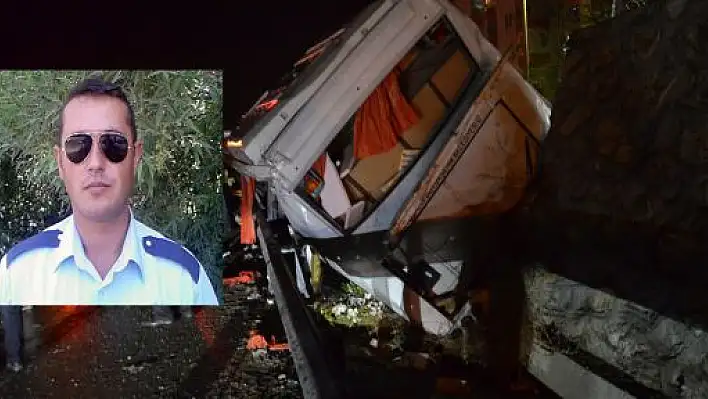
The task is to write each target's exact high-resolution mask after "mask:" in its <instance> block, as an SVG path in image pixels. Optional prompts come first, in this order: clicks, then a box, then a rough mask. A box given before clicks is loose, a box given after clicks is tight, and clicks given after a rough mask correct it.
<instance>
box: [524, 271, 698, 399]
mask: <svg viewBox="0 0 708 399" xmlns="http://www.w3.org/2000/svg"><path fill="white" fill-rule="evenodd" d="M525 285H526V289H527V293H528V299H529V302H528V304H529V309H530V315H531V319H532V320H533V321H534V322H535V323H536V324H539V325H544V326H550V325H552V326H554V329H555V330H556V331H557V332H558V333H559V334H560V335H561V336H563V337H565V338H567V339H568V340H569V341H570V342H572V343H573V344H575V345H577V347H578V348H579V349H581V350H583V351H587V352H588V353H590V354H592V355H594V356H597V357H598V358H600V359H602V360H603V361H604V362H606V363H608V364H609V365H611V366H613V367H616V368H617V369H619V370H621V371H622V372H623V373H626V374H627V375H628V376H630V377H631V378H633V379H634V380H635V381H636V382H638V383H640V384H642V385H644V386H646V387H648V388H650V389H652V390H655V391H658V392H661V393H663V394H664V395H668V396H670V397H675V396H677V395H678V394H679V391H680V392H683V393H682V395H683V397H690V398H701V397H705V396H704V394H705V393H706V392H708V367H707V365H708V361H707V360H706V359H708V334H706V333H705V332H704V331H702V330H700V329H696V328H695V327H692V326H689V325H687V324H685V323H681V322H679V321H676V320H672V319H670V318H668V317H665V316H662V315H660V314H658V313H657V312H655V311H653V310H651V309H647V308H645V307H642V306H639V305H637V304H634V303H631V302H628V301H626V300H623V299H620V298H617V297H614V296H612V295H609V294H607V293H605V292H602V291H600V290H596V289H592V288H589V287H586V286H583V285H581V284H578V283H576V282H572V281H569V280H568V279H566V278H563V277H561V276H558V275H555V274H552V273H548V272H547V271H545V270H543V269H540V268H535V269H530V270H529V271H528V272H527V273H526V277H525ZM546 293H552V294H551V295H547V294H546ZM537 330H538V329H537ZM539 337H540V335H538V336H537V338H539ZM569 356H571V355H569ZM591 371H592V370H591Z"/></svg>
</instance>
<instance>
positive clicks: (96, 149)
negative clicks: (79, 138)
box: [86, 138, 108, 170]
mask: <svg viewBox="0 0 708 399" xmlns="http://www.w3.org/2000/svg"><path fill="white" fill-rule="evenodd" d="M107 161H108V160H107V159H106V156H105V155H103V151H101V144H100V143H99V141H98V138H94V139H93V143H92V144H91V151H90V152H89V154H88V157H87V159H86V166H87V167H88V169H89V170H103V169H104V168H105V166H106V162H107Z"/></svg>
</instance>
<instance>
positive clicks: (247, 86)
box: [224, 0, 372, 129]
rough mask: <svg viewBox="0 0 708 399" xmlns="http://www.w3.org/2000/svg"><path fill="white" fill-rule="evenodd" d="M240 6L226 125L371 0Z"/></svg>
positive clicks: (226, 93) (313, 0)
mask: <svg viewBox="0 0 708 399" xmlns="http://www.w3.org/2000/svg"><path fill="white" fill-rule="evenodd" d="M254 3H256V4H255V5H249V6H248V8H245V7H246V5H244V6H240V5H239V8H241V7H244V8H242V9H241V11H242V13H240V14H239V16H238V18H237V19H238V20H239V21H244V22H245V25H241V26H239V27H238V28H236V31H237V32H238V33H239V34H240V35H239V36H240V38H239V40H238V44H237V45H235V46H234V48H233V51H234V52H236V53H237V54H239V56H238V57H241V59H242V61H241V62H238V66H235V67H234V68H233V69H227V70H226V71H225V77H224V96H225V99H224V102H225V104H224V114H225V115H224V119H225V120H224V126H225V128H229V129H233V127H234V123H235V121H237V120H238V118H240V116H241V114H243V113H244V112H245V111H246V110H248V108H249V107H250V106H251V105H253V103H254V102H255V101H256V100H257V99H258V97H259V96H260V95H261V94H262V93H263V92H264V91H265V90H267V89H272V88H273V85H274V84H276V83H277V80H278V79H279V78H280V77H282V76H283V75H284V74H286V73H287V72H288V71H289V70H290V69H291V68H292V65H293V64H294V63H295V61H297V59H299V58H300V57H301V56H302V54H303V53H304V52H305V50H307V49H308V48H309V47H310V46H312V45H314V44H315V43H317V42H318V41H319V40H322V39H324V38H326V37H327V36H329V35H330V34H332V33H334V32H335V31H336V30H338V29H339V28H340V27H341V26H342V25H343V24H346V23H348V22H349V21H351V20H352V18H353V17H354V16H356V14H357V13H358V12H360V11H361V10H363V9H364V7H366V5H367V4H370V3H372V1H371V0H339V1H332V0H329V1H325V0H308V1H276V2H268V1H260V2H254Z"/></svg>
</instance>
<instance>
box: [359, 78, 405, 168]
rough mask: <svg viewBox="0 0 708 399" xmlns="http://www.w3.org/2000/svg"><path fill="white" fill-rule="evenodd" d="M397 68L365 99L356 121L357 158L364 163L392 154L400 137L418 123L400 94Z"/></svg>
mask: <svg viewBox="0 0 708 399" xmlns="http://www.w3.org/2000/svg"><path fill="white" fill-rule="evenodd" d="M399 74H400V72H399V68H398V67H397V68H394V70H393V71H391V73H389V74H388V76H386V78H385V79H384V81H383V82H381V84H380V85H378V87H376V89H375V90H374V92H373V93H371V95H370V96H369V98H367V99H366V101H365V102H364V104H363V105H362V106H361V108H360V109H359V111H358V112H357V114H356V116H355V119H354V156H355V157H356V159H363V158H366V157H370V156H372V155H376V154H381V153H384V152H386V151H389V150H391V149H392V148H393V147H395V146H396V144H398V137H400V136H402V135H403V133H405V132H406V130H408V129H410V128H411V127H413V126H414V125H415V124H416V123H418V115H417V114H416V112H415V109H413V107H412V106H411V105H410V103H408V100H407V99H406V98H405V97H404V96H403V93H401V87H400V86H399V84H398V76H399Z"/></svg>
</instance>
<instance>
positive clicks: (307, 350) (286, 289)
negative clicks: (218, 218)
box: [256, 209, 347, 399]
mask: <svg viewBox="0 0 708 399" xmlns="http://www.w3.org/2000/svg"><path fill="white" fill-rule="evenodd" d="M256 220H257V226H258V227H257V235H258V240H259V243H260V246H261V250H262V252H263V257H264V259H265V262H266V266H267V268H268V280H269V285H270V287H269V288H270V290H271V291H272V293H273V295H274V296H275V301H276V304H277V306H278V311H279V312H280V319H281V321H282V323H283V327H284V329H285V334H286V336H287V339H288V343H289V345H290V351H291V353H292V357H293V360H294V362H295V369H296V371H297V375H298V378H299V380H300V386H301V388H302V392H303V395H304V397H305V398H308V399H310V398H312V399H335V398H336V399H342V398H346V397H347V395H345V392H344V391H345V390H344V389H343V388H342V385H341V384H338V383H337V382H338V378H337V377H336V376H335V374H334V373H333V371H334V370H336V367H341V365H339V366H338V365H335V364H333V362H332V360H331V359H330V358H329V356H328V351H327V350H326V348H325V345H326V344H325V342H324V339H323V337H322V335H321V334H320V332H319V330H318V329H317V327H316V326H315V322H314V320H313V318H312V316H311V314H310V313H309V310H308V309H307V306H306V304H305V301H304V298H303V297H302V295H300V293H299V291H298V290H297V288H296V282H295V277H294V276H293V273H292V272H291V270H290V267H288V264H287V261H286V260H285V258H284V257H283V255H282V253H281V247H280V244H279V243H278V241H277V239H276V237H275V236H274V234H273V232H272V230H271V229H270V226H269V225H268V222H267V221H266V218H265V216H264V214H263V211H262V210H260V209H259V210H258V211H256Z"/></svg>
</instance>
